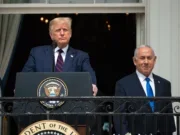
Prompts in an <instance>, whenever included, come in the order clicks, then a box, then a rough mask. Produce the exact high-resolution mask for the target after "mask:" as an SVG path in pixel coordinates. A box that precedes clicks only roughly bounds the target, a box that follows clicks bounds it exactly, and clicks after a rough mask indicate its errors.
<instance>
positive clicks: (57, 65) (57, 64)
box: [55, 49, 64, 72]
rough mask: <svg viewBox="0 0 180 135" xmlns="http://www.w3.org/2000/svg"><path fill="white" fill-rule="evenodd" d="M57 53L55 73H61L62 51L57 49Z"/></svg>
mask: <svg viewBox="0 0 180 135" xmlns="http://www.w3.org/2000/svg"><path fill="white" fill-rule="evenodd" d="M58 52H59V55H58V58H57V62H56V68H55V71H56V72H62V70H63V64H64V62H63V59H62V56H61V53H62V52H63V50H61V49H59V50H58Z"/></svg>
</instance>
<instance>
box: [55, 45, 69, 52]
mask: <svg viewBox="0 0 180 135" xmlns="http://www.w3.org/2000/svg"><path fill="white" fill-rule="evenodd" d="M68 48H69V45H67V46H66V47H64V48H62V50H63V53H65V54H66V53H67V50H68ZM59 49H61V48H59V47H58V46H57V47H56V48H55V49H54V52H57V51H58V50H59Z"/></svg>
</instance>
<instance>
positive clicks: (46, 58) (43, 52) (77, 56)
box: [22, 17, 98, 96]
mask: <svg viewBox="0 0 180 135" xmlns="http://www.w3.org/2000/svg"><path fill="white" fill-rule="evenodd" d="M71 23H72V20H71V18H69V17H57V18H54V19H53V20H51V21H50V23H49V35H50V37H51V39H52V41H53V44H52V45H45V46H40V47H35V48H33V49H32V50H31V52H30V55H29V58H28V61H27V62H26V64H25V66H24V68H23V70H22V71H23V72H54V71H55V72H89V73H90V75H91V79H92V91H93V95H94V96H96V94H97V92H98V89H97V87H96V76H95V72H94V70H93V69H92V67H91V65H90V61H89V56H88V54H87V53H85V52H83V51H80V50H77V49H74V48H72V47H70V46H69V41H70V38H71V36H72V29H71ZM52 56H53V57H52ZM53 59H54V60H53ZM52 65H53V66H52Z"/></svg>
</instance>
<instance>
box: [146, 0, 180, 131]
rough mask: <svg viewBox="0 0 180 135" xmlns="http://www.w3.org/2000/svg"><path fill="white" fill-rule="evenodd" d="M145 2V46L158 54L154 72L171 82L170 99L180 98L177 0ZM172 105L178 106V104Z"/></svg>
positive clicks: (179, 27)
mask: <svg viewBox="0 0 180 135" xmlns="http://www.w3.org/2000/svg"><path fill="white" fill-rule="evenodd" d="M144 2H145V3H146V12H145V16H146V19H145V20H146V26H145V27H146V29H145V30H146V44H149V45H151V46H152V47H153V48H154V49H155V52H156V55H157V63H156V67H155V69H154V73H157V74H158V75H160V76H162V77H164V78H166V79H168V80H170V81H171V84H172V96H176V97H177V96H180V0H145V1H144ZM173 106H179V107H180V103H174V104H173ZM174 109H175V107H174ZM176 111H178V112H180V110H177V109H176ZM177 128H178V127H177ZM179 128H180V127H179ZM175 134H176V133H175Z"/></svg>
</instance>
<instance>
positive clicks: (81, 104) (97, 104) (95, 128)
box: [0, 97, 180, 135]
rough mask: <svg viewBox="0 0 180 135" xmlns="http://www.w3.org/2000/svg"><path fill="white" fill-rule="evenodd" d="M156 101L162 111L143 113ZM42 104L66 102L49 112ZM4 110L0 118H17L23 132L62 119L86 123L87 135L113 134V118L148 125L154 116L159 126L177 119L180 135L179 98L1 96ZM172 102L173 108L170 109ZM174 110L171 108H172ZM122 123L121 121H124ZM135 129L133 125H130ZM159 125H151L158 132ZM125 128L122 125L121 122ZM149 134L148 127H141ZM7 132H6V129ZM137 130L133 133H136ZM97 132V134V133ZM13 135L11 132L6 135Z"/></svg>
mask: <svg viewBox="0 0 180 135" xmlns="http://www.w3.org/2000/svg"><path fill="white" fill-rule="evenodd" d="M150 100H151V101H154V102H155V104H157V105H158V104H161V105H162V104H163V105H164V106H163V107H161V108H160V109H159V110H155V112H153V113H152V112H144V111H143V110H147V107H148V106H147V105H148V102H149V101H150ZM42 101H44V102H45V101H58V102H64V103H63V104H62V105H61V106H59V107H58V106H57V107H54V108H49V109H47V108H46V107H45V106H44V105H42V104H41V103H42ZM0 102H1V110H0V116H3V117H6V118H7V121H8V120H9V119H12V118H13V119H15V121H16V123H17V124H18V130H19V132H20V130H22V129H23V128H25V127H26V126H28V125H29V124H30V123H34V122H36V121H39V120H45V119H47V120H60V121H63V122H65V123H68V124H70V125H75V128H76V129H77V124H78V123H84V124H85V125H87V126H86V129H87V130H86V131H87V132H86V135H90V134H97V135H106V134H107V135H113V134H114V133H115V131H114V125H113V124H114V123H113V117H117V116H118V117H120V118H122V117H123V116H126V117H133V118H136V117H139V116H142V121H144V122H145V125H146V124H148V123H146V122H148V121H146V119H148V118H150V117H153V118H155V119H156V122H157V123H158V124H159V123H160V124H166V123H168V121H166V119H165V120H164V122H165V123H161V121H158V120H159V117H164V116H165V118H168V117H171V116H174V118H175V124H176V133H177V135H180V130H179V127H180V125H179V124H180V122H179V119H180V98H179V97H171V98H168V97H156V98H146V97H62V98H37V97H32V98H25V97H19V98H17V97H16V98H14V97H7V98H5V97H2V98H0ZM172 103H173V107H172V106H171V105H172ZM125 105H128V107H127V108H126V109H125V110H124V111H122V112H121V111H119V109H120V108H122V106H125ZM171 107H172V108H171ZM169 108H171V109H172V110H173V112H170V113H167V112H166V110H167V109H169ZM121 122H122V121H121ZM130 124H131V125H132V127H133V124H134V123H130ZM158 124H155V125H151V126H154V127H155V128H156V129H158ZM121 126H122V123H121ZM4 128H7V129H6V131H7V132H10V130H9V129H8V126H3V129H4ZM142 129H143V130H144V132H146V126H144V127H142ZM4 130H5V129H4ZM135 131H136V129H134V130H133V131H132V134H135ZM94 132H95V133H94ZM7 135H10V133H7Z"/></svg>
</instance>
